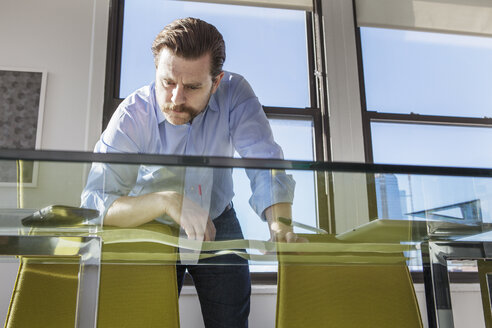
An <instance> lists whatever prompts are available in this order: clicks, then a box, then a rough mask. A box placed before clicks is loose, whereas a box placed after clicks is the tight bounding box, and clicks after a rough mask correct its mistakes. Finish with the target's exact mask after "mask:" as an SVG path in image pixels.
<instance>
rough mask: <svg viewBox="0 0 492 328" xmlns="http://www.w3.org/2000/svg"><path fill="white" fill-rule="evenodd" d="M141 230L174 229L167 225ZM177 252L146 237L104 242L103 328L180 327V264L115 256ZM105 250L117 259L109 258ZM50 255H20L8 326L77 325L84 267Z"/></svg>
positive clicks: (101, 293)
mask: <svg viewBox="0 0 492 328" xmlns="http://www.w3.org/2000/svg"><path fill="white" fill-rule="evenodd" d="M142 229H150V230H152V231H159V232H162V233H166V234H170V231H169V227H167V226H165V225H162V224H148V225H146V226H144V227H143V228H142ZM174 252H175V250H174V248H173V247H170V246H166V245H160V244H153V243H145V242H134V243H120V244H118V243H115V244H110V245H104V244H103V264H102V266H101V280H100V290H99V309H98V327H179V312H178V293H177V284H176V268H175V265H174V264H172V263H169V262H167V263H159V262H154V263H152V264H148V263H142V264H138V261H139V258H138V256H137V257H136V258H135V259H134V260H131V261H130V263H133V264H124V263H125V261H120V262H122V263H120V264H117V263H116V264H115V262H118V261H117V260H114V259H115V258H116V259H117V258H118V256H116V257H115V254H122V255H123V256H124V255H128V254H132V253H133V254H145V253H156V254H157V253H159V254H164V253H169V254H173V253H174ZM106 253H108V254H111V255H112V260H111V263H112V264H110V263H105V262H107V261H105V260H104V254H106ZM125 259H126V261H128V258H127V257H125ZM49 260H50V261H51V262H54V264H45V262H46V258H45V259H39V258H22V259H21V264H20V268H19V273H18V277H17V282H16V284H15V287H14V291H13V295H12V300H11V304H10V309H9V312H8V315H7V320H6V324H5V327H7V328H17V327H19V328H25V327H30V328H31V327H32V328H35V327H43V328H45V327H73V326H74V323H75V309H76V299H77V286H78V269H79V266H78V264H76V263H74V261H73V258H71V260H72V262H71V263H70V259H69V258H51V259H49ZM63 262H66V263H63ZM143 262H145V261H143Z"/></svg>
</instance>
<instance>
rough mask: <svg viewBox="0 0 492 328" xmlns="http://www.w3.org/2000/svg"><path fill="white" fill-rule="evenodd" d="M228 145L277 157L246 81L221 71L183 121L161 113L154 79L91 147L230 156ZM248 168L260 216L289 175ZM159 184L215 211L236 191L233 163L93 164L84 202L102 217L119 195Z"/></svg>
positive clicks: (286, 188) (286, 196)
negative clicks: (203, 101) (199, 108)
mask: <svg viewBox="0 0 492 328" xmlns="http://www.w3.org/2000/svg"><path fill="white" fill-rule="evenodd" d="M234 150H236V151H237V152H238V153H239V155H240V156H241V157H249V158H274V159H282V158H283V153H282V149H281V148H280V146H279V145H278V144H276V143H275V142H274V140H273V135H272V131H271V128H270V125H269V123H268V119H267V118H266V115H265V113H264V112H263V109H262V107H261V105H260V103H259V101H258V99H257V97H256V96H255V94H254V92H253V90H252V89H251V87H250V85H249V84H248V82H247V81H246V80H245V79H244V78H243V77H242V76H240V75H238V74H235V73H229V72H225V75H224V77H223V79H222V81H221V83H220V85H219V87H218V89H217V91H216V92H215V93H214V94H213V95H212V96H211V98H210V101H209V104H208V106H207V107H206V109H205V110H204V111H203V112H201V113H200V114H199V115H197V116H196V117H195V118H194V119H193V121H192V123H187V124H183V125H172V124H170V123H169V122H168V121H167V120H166V118H165V116H164V114H163V113H162V111H161V110H160V108H159V106H158V104H157V101H156V97H155V84H154V83H152V84H150V85H148V86H145V87H143V88H141V89H139V90H137V91H135V92H134V93H133V94H131V95H130V96H128V97H127V98H126V99H125V100H124V101H123V102H122V103H121V104H120V106H119V107H118V108H117V109H116V111H115V113H114V114H113V117H112V118H111V120H110V122H109V124H108V127H107V128H106V130H105V131H104V132H103V134H102V135H101V138H100V139H99V141H98V142H97V144H96V146H95V149H94V152H100V153H140V154H144V153H146V154H148V153H150V154H168V155H171V154H172V155H196V156H226V157H232V156H233V155H234ZM246 173H247V175H248V177H249V179H250V185H251V190H252V195H251V198H250V200H249V203H250V205H251V207H252V208H253V210H254V211H255V212H256V213H257V214H258V215H259V216H260V217H261V216H262V214H263V211H264V210H265V209H266V208H267V207H269V206H271V205H273V204H276V203H280V202H290V203H291V202H292V201H293V197H294V185H295V182H294V181H293V179H292V177H291V176H290V175H286V174H285V173H282V172H281V173H279V174H272V172H271V171H270V170H251V169H248V170H246ZM163 190H174V191H177V192H180V193H183V194H184V195H185V196H186V197H189V198H190V199H192V200H193V201H195V202H197V203H198V204H200V205H201V206H202V207H204V208H206V209H208V210H209V214H210V217H211V218H215V217H217V216H219V215H220V214H221V213H222V211H223V210H224V209H225V208H226V206H227V205H228V204H230V202H231V200H232V198H233V196H234V192H233V181H232V169H230V168H220V169H219V168H208V167H201V168H193V167H162V166H149V165H121V164H105V163H93V165H92V168H91V171H90V173H89V177H88V180H87V185H86V187H85V189H84V191H83V193H82V197H81V198H82V206H83V207H88V208H94V209H97V210H99V211H100V212H101V213H102V217H104V215H105V213H106V211H107V209H108V208H109V207H110V206H111V204H112V203H113V202H114V201H115V200H116V199H117V198H118V197H121V196H124V195H129V196H137V195H142V194H146V193H151V192H156V191H163ZM160 219H161V220H165V221H170V218H165V217H164V218H160Z"/></svg>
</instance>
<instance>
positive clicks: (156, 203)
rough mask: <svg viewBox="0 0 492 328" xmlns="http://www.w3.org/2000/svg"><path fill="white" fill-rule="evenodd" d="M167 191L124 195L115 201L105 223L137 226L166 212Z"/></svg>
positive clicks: (105, 218) (119, 225) (117, 225)
mask: <svg viewBox="0 0 492 328" xmlns="http://www.w3.org/2000/svg"><path fill="white" fill-rule="evenodd" d="M168 198H169V196H168V195H166V192H158V193H151V194H145V195H140V196H135V197H132V196H122V197H120V198H118V199H117V200H115V201H114V203H113V204H112V205H111V207H110V208H109V209H108V212H107V213H106V216H105V217H104V225H110V226H116V227H136V226H139V225H142V224H144V223H147V222H150V221H152V220H154V219H155V218H157V217H159V216H161V215H163V214H165V212H166V202H167V201H168Z"/></svg>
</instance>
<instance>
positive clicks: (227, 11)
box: [120, 0, 310, 108]
mask: <svg viewBox="0 0 492 328" xmlns="http://www.w3.org/2000/svg"><path fill="white" fill-rule="evenodd" d="M305 15H306V14H305V12H304V11H298V10H284V9H272V8H259V7H246V6H237V5H222V4H211V3H200V2H186V1H156V0H144V1H142V0H126V1H125V16H124V27H123V49H122V64H121V67H122V69H121V81H120V83H121V84H120V97H122V98H124V97H126V96H127V95H129V94H130V93H131V92H133V91H134V90H136V89H138V88H140V87H142V86H143V85H146V84H148V83H150V82H152V81H153V80H154V75H155V67H154V60H153V58H152V53H151V51H150V46H151V44H152V41H153V40H154V38H155V36H156V35H157V33H159V32H160V30H162V28H163V27H164V25H166V24H168V23H170V22H171V21H173V20H174V19H177V18H183V17H197V18H201V19H203V20H205V21H207V22H209V23H211V24H213V25H215V26H216V27H217V29H218V30H219V31H220V32H221V33H222V35H223V37H224V40H225V43H226V49H227V59H226V61H225V64H224V69H225V70H228V71H232V72H235V73H238V74H241V75H243V76H244V77H245V78H246V79H247V80H248V82H249V83H250V84H251V85H252V87H253V90H254V91H255V93H256V95H257V96H258V98H259V100H260V102H261V103H262V104H263V105H265V106H280V107H281V106H284V107H300V108H304V107H309V106H310V104H309V92H308V69H307V42H306V35H307V31H306V18H305V17H306V16H305Z"/></svg>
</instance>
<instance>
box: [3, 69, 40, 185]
mask: <svg viewBox="0 0 492 328" xmlns="http://www.w3.org/2000/svg"><path fill="white" fill-rule="evenodd" d="M46 80H47V72H46V71H45V70H37V69H23V68H10V67H0V151H1V149H2V148H3V149H39V148H40V146H41V135H42V126H43V112H44V99H45V92H46ZM37 174H38V163H37V162H32V161H22V162H15V161H1V160H0V186H16V185H17V183H18V182H22V184H23V186H25V187H35V186H36V183H37Z"/></svg>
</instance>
